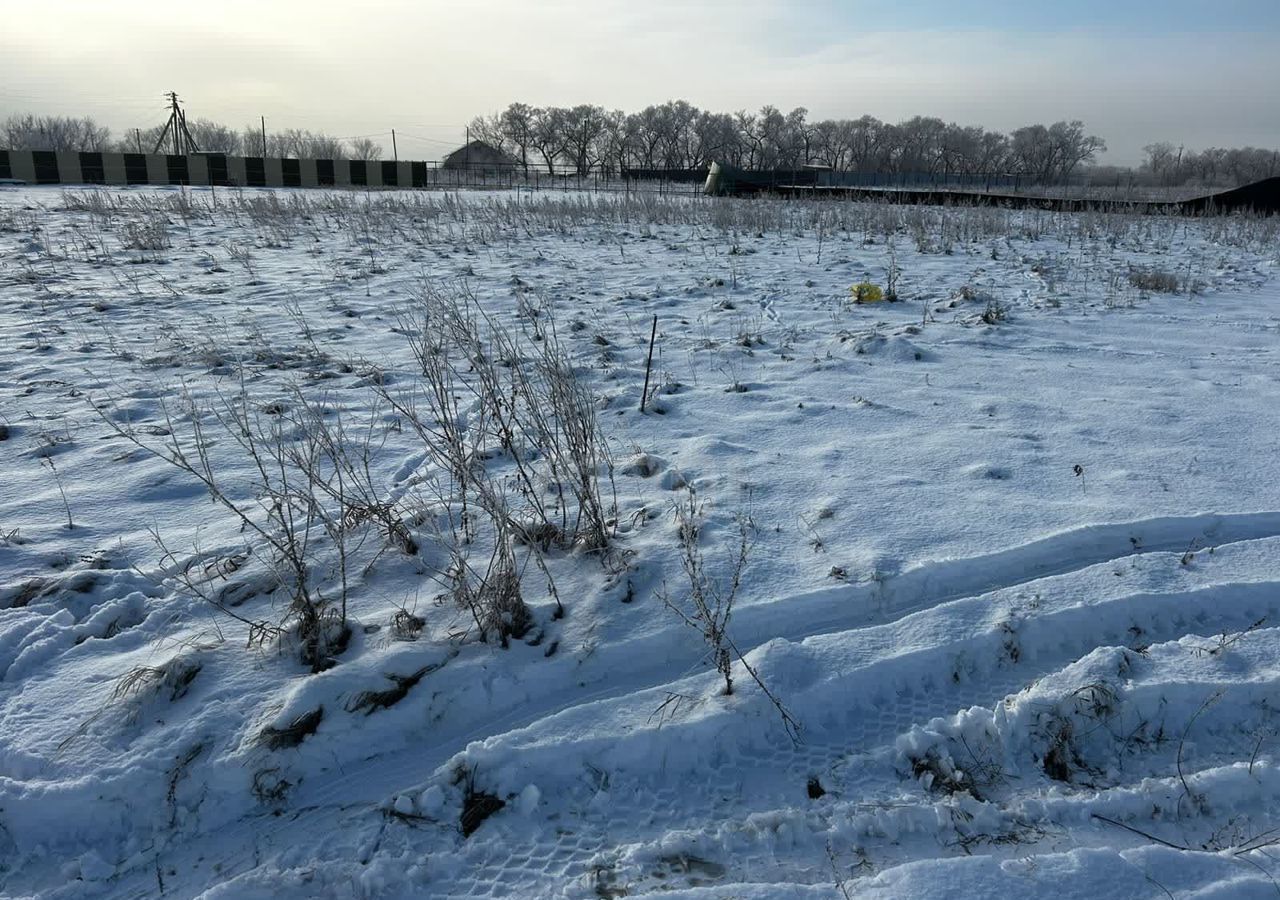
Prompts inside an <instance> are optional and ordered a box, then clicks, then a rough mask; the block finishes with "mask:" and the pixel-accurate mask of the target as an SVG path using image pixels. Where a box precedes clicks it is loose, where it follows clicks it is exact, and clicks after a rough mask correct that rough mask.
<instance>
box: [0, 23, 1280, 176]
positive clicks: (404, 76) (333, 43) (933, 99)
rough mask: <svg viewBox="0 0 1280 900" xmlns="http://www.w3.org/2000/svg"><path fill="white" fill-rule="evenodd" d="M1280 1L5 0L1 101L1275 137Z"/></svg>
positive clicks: (446, 121) (244, 113)
mask: <svg viewBox="0 0 1280 900" xmlns="http://www.w3.org/2000/svg"><path fill="white" fill-rule="evenodd" d="M1277 86H1280V0H1141V2H1139V0H1062V2H1058V0H1054V2H1042V0H1021V2H1013V0H915V2H908V0H896V2H895V0H846V2H835V0H733V2H725V0H702V2H697V0H687V2H676V0H625V2H624V0H594V2H584V0H527V2H522V0H473V2H460V0H419V2H410V0H362V2H345V3H328V2H321V0H312V2H307V3H304V2H300V0H252V2H251V0H199V2H193V0H168V2H154V0H152V2H144V0H38V2H33V0H0V118H3V117H4V116H7V115H8V114H10V113H14V112H28V111H31V112H44V113H57V114H64V115H76V114H82V115H93V116H94V117H95V118H97V119H98V120H99V121H101V122H102V123H104V124H106V125H109V126H111V128H112V129H113V131H115V132H119V131H122V130H124V129H126V128H131V127H133V126H135V125H136V126H142V127H145V126H148V125H153V124H157V123H159V122H161V121H162V120H163V115H164V113H163V110H162V105H163V101H162V99H161V96H162V94H163V92H164V91H166V90H170V89H172V90H176V91H177V92H178V93H179V94H180V95H181V96H182V98H183V100H184V101H185V105H186V109H187V113H188V115H189V116H194V117H203V118H212V119H217V120H220V121H224V122H226V123H227V124H229V125H232V126H235V127H237V128H238V127H241V126H244V125H246V124H248V123H255V124H256V123H257V119H258V116H259V115H265V116H266V117H267V127H268V128H270V129H283V128H291V127H296V128H309V129H312V130H323V131H327V132H329V133H330V134H335V135H338V136H343V137H346V136H361V135H371V136H373V137H375V139H379V140H381V141H382V143H384V144H385V145H386V146H387V149H388V151H389V150H390V138H389V134H387V132H389V130H390V129H391V128H395V129H396V131H397V136H398V138H399V148H400V157H401V158H402V159H405V158H413V159H438V158H439V157H440V156H442V155H443V154H444V153H447V152H448V151H449V150H450V149H452V148H453V147H455V146H457V145H459V144H460V143H461V141H462V137H463V129H464V127H465V125H466V123H467V122H468V121H469V120H470V119H471V118H472V117H473V116H475V115H478V114H482V113H490V112H494V111H496V110H498V109H501V108H503V107H505V106H506V105H507V104H508V103H509V102H511V101H513V100H520V101H523V102H526V103H530V104H534V105H560V106H572V105H575V104H578V103H598V104H600V105H602V106H606V107H608V108H611V109H613V108H621V109H625V110H627V111H628V112H632V111H635V110H638V109H640V108H642V107H644V106H646V105H648V104H650V103H660V102H662V101H664V100H668V99H677V98H682V99H685V100H688V101H689V102H691V103H694V104H696V105H698V106H700V107H703V108H706V109H712V110H717V111H725V112H732V111H734V110H737V109H741V108H747V109H752V110H756V109H759V108H760V106H762V105H764V104H766V103H768V104H773V105H774V106H777V107H779V108H781V109H783V110H784V111H785V110H788V109H790V108H792V107H794V106H805V107H807V108H808V109H809V111H810V118H812V119H818V118H827V117H841V118H843V117H850V118H853V117H857V116H860V115H863V114H871V115H874V116H877V117H879V118H881V119H884V120H886V121H898V120H901V119H905V118H909V117H911V116H913V115H928V116H937V117H939V118H942V119H945V120H947V121H957V122H960V123H962V124H966V125H969V124H980V125H985V126H987V127H990V128H998V129H1001V130H1009V129H1012V128H1016V127H1018V126H1020V125H1025V124H1029V123H1032V122H1044V123H1049V122H1052V121H1055V120H1058V119H1074V118H1079V119H1083V120H1084V121H1085V123H1086V124H1087V125H1088V127H1089V130H1090V131H1091V132H1092V133H1095V134H1098V135H1101V136H1102V137H1103V138H1105V139H1106V140H1107V143H1108V145H1109V146H1110V152H1109V153H1108V154H1107V155H1106V157H1104V158H1103V159H1102V160H1101V161H1103V162H1114V163H1120V164H1127V163H1134V162H1137V161H1138V160H1139V158H1140V157H1141V148H1142V146H1143V145H1144V144H1147V143H1151V142H1153V141H1159V140H1167V141H1171V142H1173V143H1174V144H1179V143H1181V144H1185V145H1186V146H1187V147H1188V148H1194V149H1203V148H1204V147H1206V146H1225V147H1231V146H1243V145H1250V144H1251V145H1254V146H1264V147H1268V148H1280V90H1278V89H1277Z"/></svg>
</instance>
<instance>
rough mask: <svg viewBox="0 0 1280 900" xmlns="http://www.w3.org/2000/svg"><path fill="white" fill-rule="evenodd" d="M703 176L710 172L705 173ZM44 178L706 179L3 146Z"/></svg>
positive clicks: (568, 183) (323, 183)
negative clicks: (12, 148) (95, 151)
mask: <svg viewBox="0 0 1280 900" xmlns="http://www.w3.org/2000/svg"><path fill="white" fill-rule="evenodd" d="M703 178H705V173H703ZM5 179H8V180H17V181H22V182H25V183H27V184H47V185H83V184H90V185H92V184H102V185H191V186H197V187H208V186H216V187H223V186H227V187H234V186H241V187H300V188H318V187H368V188H426V189H431V188H436V189H452V188H479V189H489V190H500V189H508V190H517V189H518V190H534V191H548V190H563V191H597V192H598V191H610V192H636V193H655V194H691V195H694V194H700V193H701V190H702V180H701V179H698V180H696V181H685V182H679V181H675V180H672V179H669V178H663V177H662V175H661V174H660V173H658V174H655V173H649V172H645V173H634V174H632V173H625V174H624V177H618V176H609V175H607V174H604V173H599V172H592V173H589V174H585V175H584V174H580V173H576V172H546V171H541V170H539V169H536V168H533V167H530V169H529V170H528V171H527V172H526V171H525V170H524V168H523V167H520V166H491V165H470V166H463V167H450V166H446V165H442V164H441V163H439V162H434V161H424V160H419V161H409V160H403V161H401V160H361V159H280V158H275V157H261V156H230V155H226V154H221V153H193V154H190V155H185V156H176V155H172V154H162V153H91V152H77V151H65V152H63V151H53V150H0V181H3V180H5Z"/></svg>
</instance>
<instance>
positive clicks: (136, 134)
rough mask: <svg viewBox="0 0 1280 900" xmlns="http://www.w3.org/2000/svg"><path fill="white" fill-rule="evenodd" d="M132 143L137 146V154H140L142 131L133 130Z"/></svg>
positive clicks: (138, 129)
mask: <svg viewBox="0 0 1280 900" xmlns="http://www.w3.org/2000/svg"><path fill="white" fill-rule="evenodd" d="M133 142H134V143H135V144H137V145H138V152H139V153H141V152H142V129H141V128H135V129H133Z"/></svg>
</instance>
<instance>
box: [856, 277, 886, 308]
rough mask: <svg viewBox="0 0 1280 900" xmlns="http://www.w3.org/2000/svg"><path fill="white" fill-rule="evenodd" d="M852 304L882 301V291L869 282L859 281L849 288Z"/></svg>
mask: <svg viewBox="0 0 1280 900" xmlns="http://www.w3.org/2000/svg"><path fill="white" fill-rule="evenodd" d="M849 293H850V294H852V295H853V302H854V303H879V302H880V301H881V300H883V299H884V291H882V290H880V287H879V286H878V285H874V284H872V283H871V282H869V281H861V282H859V283H857V284H855V285H854V286H853V287H851V288H849Z"/></svg>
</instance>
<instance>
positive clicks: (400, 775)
mask: <svg viewBox="0 0 1280 900" xmlns="http://www.w3.org/2000/svg"><path fill="white" fill-rule="evenodd" d="M1273 537H1280V512H1261V513H1237V514H1204V515H1195V516H1184V517H1172V516H1170V517H1159V518H1153V519H1145V520H1139V521H1136V522H1126V523H1112V524H1100V525H1089V526H1084V527H1082V528H1078V529H1073V530H1071V531H1066V532H1062V533H1059V534H1056V535H1050V536H1048V537H1045V538H1041V539H1038V540H1035V541H1032V542H1029V543H1027V544H1022V545H1019V546H1017V547H1012V548H1009V549H1006V550H1001V551H997V552H995V553H991V554H986V555H983V556H977V557H968V558H963V559H955V560H944V561H938V562H928V563H924V564H922V565H920V566H917V567H915V568H912V569H908V570H906V571H905V572H902V573H900V574H898V575H895V576H891V577H890V578H888V579H886V580H885V581H883V582H881V583H879V584H876V585H845V586H840V587H835V588H828V589H823V590H819V591H813V592H809V593H805V594H798V595H792V596H789V597H787V598H784V599H780V600H777V601H774V602H770V603H767V604H757V605H755V606H749V607H743V608H742V609H740V610H738V611H736V612H735V618H734V631H735V639H736V641H737V642H738V644H739V646H740V647H741V648H742V649H743V652H744V654H745V653H749V652H750V650H752V649H755V648H757V647H759V646H761V645H762V644H764V643H767V642H768V641H771V640H774V639H777V638H782V639H784V640H788V641H792V642H798V641H802V640H804V639H806V638H809V637H816V636H819V635H824V634H831V633H834V632H838V631H845V630H850V629H857V628H865V627H870V626H875V625H882V624H886V623H888V622H891V621H894V620H896V619H899V618H902V617H904V616H907V615H910V614H912V613H917V612H920V611H922V610H926V609H929V608H931V607H935V606H939V605H942V604H946V603H950V602H953V601H956V600H962V599H965V598H968V597H975V596H979V595H982V594H987V593H991V592H993V591H999V590H1005V589H1010V588H1015V587H1019V586H1021V585H1024V584H1028V583H1030V582H1034V581H1039V580H1041V579H1044V578H1050V577H1054V576H1059V575H1066V574H1070V573H1072V572H1075V571H1080V570H1082V569H1086V568H1089V567H1090V566H1095V565H1099V564H1102V563H1107V562H1113V561H1117V560H1121V559H1125V558H1129V557H1134V556H1139V555H1144V554H1148V553H1168V552H1181V551H1185V550H1187V549H1188V548H1191V547H1193V546H1194V547H1195V548H1196V549H1204V548H1207V547H1210V546H1213V547H1221V546H1224V545H1227V544H1234V543H1241V542H1245V541H1252V540H1260V539H1265V538H1273ZM797 605H803V606H804V609H797ZM672 634H673V629H663V630H660V631H659V632H657V633H655V634H649V635H643V636H641V637H638V638H635V639H632V640H627V641H623V642H620V643H619V644H616V645H614V646H613V648H612V652H610V653H607V654H604V656H607V657H608V658H609V663H608V666H609V667H610V668H609V671H608V673H607V674H606V675H605V676H604V677H603V678H602V682H603V683H600V684H599V686H598V687H596V688H595V689H593V690H588V691H585V692H583V693H578V694H575V695H574V696H572V697H569V698H566V697H565V696H564V689H565V686H564V685H560V686H559V688H558V689H557V690H556V691H555V692H554V693H551V694H548V695H547V696H545V697H543V698H542V700H541V702H538V701H534V702H533V703H524V704H521V705H517V706H515V707H514V708H508V709H506V710H503V711H501V712H500V713H499V714H498V715H496V716H494V717H493V718H491V719H489V720H487V721H486V722H484V723H483V724H481V725H479V726H476V727H474V728H470V729H467V730H465V731H461V732H457V733H454V734H451V735H448V736H447V737H444V738H442V739H440V740H438V741H436V742H435V743H434V744H432V745H431V746H427V747H413V748H400V749H397V750H395V751H392V752H391V753H388V754H385V755H380V754H377V753H374V754H373V755H371V756H370V757H368V758H366V759H365V760H364V761H363V764H362V765H360V766H359V767H358V768H351V767H348V768H347V769H345V770H343V771H342V772H341V773H339V774H336V775H334V776H333V777H328V773H326V774H323V775H320V776H317V777H312V778H311V779H310V781H308V782H305V783H303V784H300V785H298V787H297V791H296V793H295V798H296V801H297V802H298V804H299V808H297V809H296V810H295V811H294V814H293V815H286V816H282V817H277V816H275V814H274V813H270V812H267V813H254V814H252V815H249V816H243V817H241V818H239V819H236V820H232V821H229V822H222V823H218V824H217V825H216V826H214V828H215V829H216V830H217V831H220V832H223V833H224V834H226V833H229V832H235V831H241V832H244V834H243V845H242V846H241V847H239V848H238V849H231V850H228V851H226V852H224V853H221V854H218V855H217V857H216V858H207V859H204V860H203V862H204V863H205V865H206V866H208V869H207V871H209V872H210V874H211V877H212V876H213V873H214V872H216V873H217V875H216V877H217V878H218V879H219V880H225V878H227V877H230V876H231V875H234V874H239V873H243V872H245V871H249V870H251V869H253V868H255V867H256V866H257V865H258V864H259V863H258V860H260V859H261V858H262V855H263V854H262V848H263V846H264V845H270V846H271V847H272V848H274V849H276V850H280V849H284V848H287V847H289V846H292V844H291V842H290V841H288V840H282V838H285V837H286V836H287V834H288V833H291V832H293V831H295V830H298V831H299V832H300V833H306V832H307V831H308V830H314V829H316V828H320V829H321V830H322V831H331V830H332V828H333V823H332V818H333V816H334V815H335V814H340V813H344V812H345V813H349V814H352V815H353V816H354V817H355V820H364V821H365V822H366V823H367V824H368V825H370V826H372V825H373V823H375V822H378V821H380V820H381V818H382V812H381V807H382V804H383V803H384V802H385V801H386V800H387V798H389V797H391V796H393V795H395V794H396V793H397V792H399V791H402V790H404V789H406V788H408V787H410V786H413V785H415V784H418V783H420V782H422V781H423V780H425V779H426V778H427V777H428V776H429V775H430V774H431V773H432V772H434V771H435V770H436V769H437V768H438V767H439V766H441V765H443V764H444V763H446V762H447V761H448V760H449V759H450V758H452V757H453V756H454V755H456V754H457V753H459V752H461V751H462V750H464V749H465V748H466V747H467V745H468V744H470V743H471V742H473V741H480V740H485V739H488V738H492V737H496V736H498V735H501V734H504V733H507V732H510V731H515V730H519V729H521V728H524V727H527V726H529V725H531V724H533V723H535V722H537V721H539V720H541V719H545V718H548V717H550V716H553V715H556V714H558V713H561V712H564V711H566V710H569V709H572V708H575V707H579V706H585V705H588V704H592V703H597V702H600V701H606V700H610V699H614V698H617V697H621V696H624V695H626V694H630V693H637V692H641V691H645V690H649V689H653V688H656V687H659V686H661V685H663V684H666V683H669V682H671V681H673V680H678V679H679V678H681V677H684V675H686V674H688V673H689V672H691V671H692V670H694V669H695V668H697V667H698V666H699V664H700V662H701V661H702V659H703V657H704V655H705V652H704V648H702V646H701V645H698V646H697V647H696V648H695V649H694V650H693V651H688V652H683V653H682V652H681V646H680V642H678V641H673V639H672ZM673 645H674V649H675V652H674V654H673ZM748 648H750V649H748ZM619 660H625V661H635V662H636V663H638V664H637V665H634V666H633V667H632V668H631V669H630V670H629V671H624V672H622V673H619V672H618V668H619V667H618V665H617V661H619ZM532 665H538V663H533V664H532ZM317 783H318V784H317ZM255 821H260V822H263V823H268V824H269V827H267V828H265V829H261V830H256V831H255V830H252V829H249V828H239V829H237V828H235V827H233V826H236V825H244V824H248V823H251V822H255ZM351 824H353V825H354V824H357V821H352V823H351ZM183 842H184V844H186V845H187V846H192V845H198V844H199V835H184V836H183ZM187 855H188V856H195V855H197V854H195V852H194V851H187ZM162 858H163V859H164V861H165V864H166V865H171V864H175V863H177V861H178V859H181V858H182V853H181V851H180V852H179V854H178V855H177V856H176V857H174V856H170V855H168V854H162ZM190 862H191V861H190V859H188V860H187V865H188V868H191V867H192V866H191V865H190ZM179 865H180V866H181V863H179ZM152 866H153V860H152V859H150V858H149V859H148V860H147V861H146V862H145V863H142V864H139V865H137V866H134V867H133V868H131V869H130V870H128V872H127V873H124V874H126V875H127V878H126V879H125V880H124V881H123V882H122V883H120V884H119V885H118V886H117V888H116V892H115V893H112V894H110V895H109V896H118V897H132V896H147V895H149V894H150V893H152V892H153V889H154V873H153V869H152Z"/></svg>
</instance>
